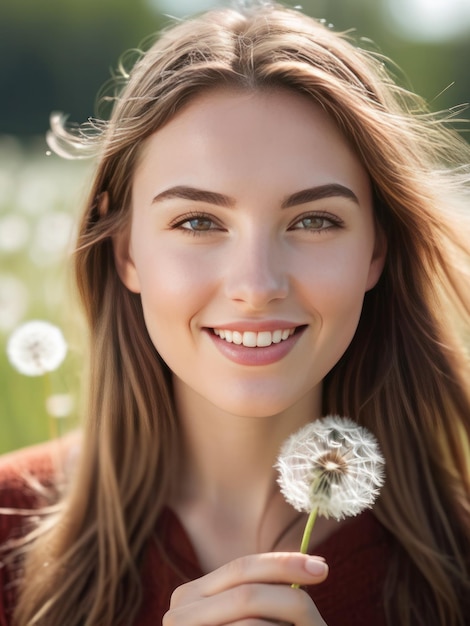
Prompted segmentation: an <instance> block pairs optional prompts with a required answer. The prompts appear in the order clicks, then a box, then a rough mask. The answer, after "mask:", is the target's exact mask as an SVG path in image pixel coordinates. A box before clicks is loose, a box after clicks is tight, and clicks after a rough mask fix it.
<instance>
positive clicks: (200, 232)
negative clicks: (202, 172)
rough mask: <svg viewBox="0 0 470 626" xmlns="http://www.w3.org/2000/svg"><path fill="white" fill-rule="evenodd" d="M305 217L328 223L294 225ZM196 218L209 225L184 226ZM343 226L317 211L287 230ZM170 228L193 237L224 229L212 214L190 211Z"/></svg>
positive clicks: (311, 229)
mask: <svg viewBox="0 0 470 626" xmlns="http://www.w3.org/2000/svg"><path fill="white" fill-rule="evenodd" d="M307 219H312V220H323V221H326V222H329V223H330V225H329V226H326V227H323V228H318V229H316V228H296V225H297V224H299V223H301V222H302V221H304V220H307ZM196 220H200V221H201V222H202V221H205V222H210V223H211V226H210V227H209V228H207V229H206V230H195V229H193V228H186V227H185V226H184V224H188V223H189V222H191V221H196ZM343 226H344V222H343V220H341V219H339V218H338V217H336V216H334V215H331V214H330V213H324V212H321V211H317V212H315V213H306V214H305V215H301V216H299V217H298V218H296V220H295V221H294V222H293V223H292V225H290V226H289V227H288V230H289V231H293V230H305V231H309V232H311V233H316V234H322V233H324V232H325V231H329V230H331V229H334V228H343ZM170 228H171V229H172V230H182V231H184V232H186V233H187V234H188V235H192V236H194V237H198V236H202V235H206V234H207V233H210V232H211V231H222V230H224V229H223V228H222V227H221V226H219V225H218V224H217V221H216V220H215V219H214V218H213V216H212V215H210V214H208V213H199V212H192V213H187V214H186V215H182V216H180V217H179V218H178V220H177V221H175V222H173V223H171V224H170Z"/></svg>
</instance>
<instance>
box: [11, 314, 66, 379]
mask: <svg viewBox="0 0 470 626" xmlns="http://www.w3.org/2000/svg"><path fill="white" fill-rule="evenodd" d="M66 354H67V344H66V343H65V339H64V336H63V335H62V331H61V330H60V328H58V327H57V326H54V325H53V324H50V323H49V322H43V321H41V320H33V321H30V322H26V323H25V324H22V325H21V326H19V327H18V328H17V329H16V330H14V331H13V333H12V334H11V335H10V338H9V340H8V343H7V355H8V358H9V360H10V363H11V364H12V365H13V367H14V368H15V369H16V370H18V372H20V374H25V375H26V376H42V375H43V374H46V373H47V372H52V371H54V370H56V369H57V368H58V367H59V365H60V364H61V363H62V361H63V360H64V359H65V355H66Z"/></svg>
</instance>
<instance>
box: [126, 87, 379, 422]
mask: <svg viewBox="0 0 470 626" xmlns="http://www.w3.org/2000/svg"><path fill="white" fill-rule="evenodd" d="M114 244H115V255H116V262H117V267H118V271H119V274H120V276H121V278H122V280H123V282H124V283H125V284H126V286H127V287H128V288H129V289H130V290H131V291H133V292H136V293H140V294H141V298H142V306H143V311H144V316H145V320H146V324H147V327H148V331H149V334H150V336H151V338H152V341H153V342H154V344H155V347H156V348H157V350H158V352H159V353H160V355H161V356H162V358H163V359H164V360H165V361H166V363H167V364H168V366H169V367H170V369H171V370H172V372H173V374H174V380H175V389H176V390H177V393H180V394H186V396H187V397H188V398H191V397H194V399H196V398H197V399H198V401H199V402H201V400H202V401H203V402H208V403H209V404H210V405H212V406H215V407H218V408H220V409H222V410H224V411H227V412H229V413H232V414H239V415H245V416H263V415H273V414H277V413H280V412H282V411H285V410H287V409H289V408H290V407H292V406H294V405H295V404H296V403H297V402H299V401H304V400H305V399H306V398H307V399H309V398H310V397H311V400H312V402H315V401H318V398H319V397H320V394H321V381H322V379H323V378H324V376H325V375H326V374H327V373H328V372H329V370H331V368H332V367H333V366H334V365H335V363H336V362H337V361H338V359H339V358H340V357H341V355H342V354H343V353H344V351H345V350H346V348H347V346H348V344H349V343H350V341H351V339H352V337H353V335H354V332H355V330H356V326H357V323H358V320H359V316H360V313H361V308H362V303H363V298H364V294H365V292H366V291H367V290H368V289H371V288H372V287H373V286H374V285H375V283H376V281H377V280H378V277H379V275H380V272H381V270H382V266H383V258H384V247H385V246H384V245H383V244H382V243H381V242H379V241H378V240H377V237H376V232H375V226H374V219H373V210H372V197H371V188H370V183H369V179H368V175H367V173H366V171H365V170H364V169H363V167H362V166H361V164H360V163H359V161H358V159H357V157H356V155H355V154H354V153H353V152H352V150H351V149H350V147H349V145H348V143H347V142H346V141H345V139H344V138H343V137H342V135H341V134H340V132H339V131H338V129H337V128H336V126H335V125H334V123H333V122H332V121H331V119H330V118H329V117H328V116H327V114H326V113H325V112H324V111H323V110H322V109H321V108H320V107H319V106H317V105H315V104H313V103H312V102H311V101H310V100H308V99H307V98H306V97H303V96H301V95H299V94H297V93H294V92H290V91H287V90H273V91H269V92H243V91H226V90H216V91H212V92H209V93H206V94H204V95H202V96H199V97H198V98H196V99H195V100H193V101H192V103H190V104H189V105H188V106H187V107H186V108H184V109H183V110H182V111H181V112H179V113H178V114H177V115H176V116H175V117H173V118H172V119H171V121H170V122H169V123H167V124H166V125H165V126H164V127H163V128H162V129H160V130H159V131H157V132H156V133H155V134H154V135H152V136H151V137H150V138H149V139H148V140H147V141H146V142H145V144H144V147H143V152H142V155H141V159H140V162H139V164H138V166H137V169H136V172H135V175H134V180H133V193H132V220H131V224H130V230H129V233H123V234H122V235H121V236H120V237H118V238H117V239H116V240H115V242H114Z"/></svg>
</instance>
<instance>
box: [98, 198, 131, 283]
mask: <svg viewBox="0 0 470 626" xmlns="http://www.w3.org/2000/svg"><path fill="white" fill-rule="evenodd" d="M98 202H99V205H98V211H99V214H100V217H103V216H105V215H106V214H107V212H108V208H109V194H108V192H107V191H105V192H104V193H102V194H101V195H100V197H99V201H98ZM130 235H131V228H130V225H128V226H126V227H125V228H123V229H122V230H121V231H119V232H118V233H117V234H116V235H113V237H112V238H111V241H112V246H113V254H114V263H115V265H116V271H117V273H118V276H119V278H120V279H121V281H122V283H123V284H124V285H125V286H126V287H127V288H128V289H129V291H132V292H134V293H140V282H139V276H138V274H137V270H136V267H135V264H134V260H133V258H132V250H131V236H130Z"/></svg>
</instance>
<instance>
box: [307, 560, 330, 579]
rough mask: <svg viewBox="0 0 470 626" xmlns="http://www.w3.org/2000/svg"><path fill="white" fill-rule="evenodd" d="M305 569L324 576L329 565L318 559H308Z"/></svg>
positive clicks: (310, 572) (315, 574)
mask: <svg viewBox="0 0 470 626" xmlns="http://www.w3.org/2000/svg"><path fill="white" fill-rule="evenodd" d="M305 569H306V570H307V572H308V573H309V574H313V575H314V576H324V575H325V574H326V572H327V571H328V565H327V564H326V563H323V561H319V560H318V559H308V560H307V561H306V562H305Z"/></svg>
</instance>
